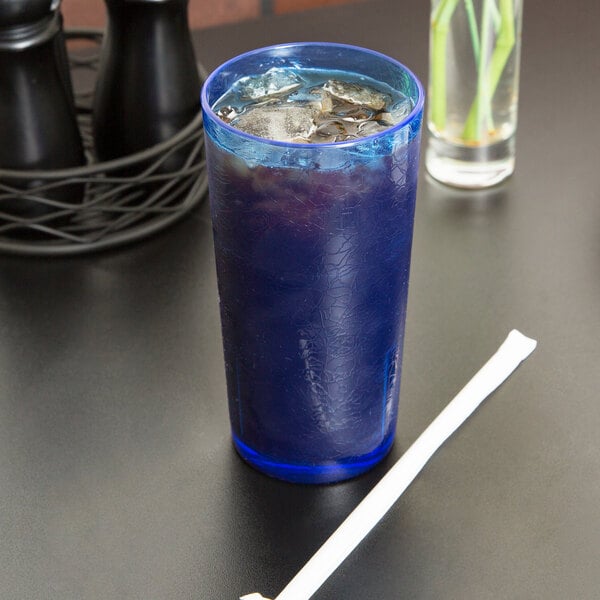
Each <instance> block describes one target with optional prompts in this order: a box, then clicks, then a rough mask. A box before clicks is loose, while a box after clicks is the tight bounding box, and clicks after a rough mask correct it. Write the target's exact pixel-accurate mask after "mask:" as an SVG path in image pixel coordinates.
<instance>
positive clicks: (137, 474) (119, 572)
mask: <svg viewBox="0 0 600 600" xmlns="http://www.w3.org/2000/svg"><path fill="white" fill-rule="evenodd" d="M525 4H526V6H525V21H524V32H523V33H524V35H523V60H522V77H521V94H520V124H519V131H518V139H517V152H518V155H517V170H516V173H515V175H514V177H513V178H512V179H511V180H510V181H508V182H507V183H506V185H504V186H502V187H499V188H497V189H494V190H490V191H487V192H482V193H476V194H468V193H463V192H458V191H452V190H450V189H447V188H443V187H441V186H438V185H436V184H435V183H433V182H431V181H429V180H428V179H427V177H426V176H425V174H424V173H423V176H422V178H421V182H420V189H419V195H418V196H419V197H418V208H417V218H416V228H415V239H414V251H413V257H414V258H413V266H412V280H411V289H410V299H409V314H408V323H407V336H406V342H405V360H404V372H403V382H402V392H401V408H400V417H399V429H398V437H397V443H396V445H395V447H394V449H393V451H392V454H391V455H390V457H389V459H387V460H386V461H385V462H384V464H382V465H381V466H380V467H378V468H377V469H375V471H373V472H372V473H369V474H368V475H366V476H364V477H362V478H359V479H357V480H355V481H351V482H347V483H343V484H339V485H333V486H328V487H309V486H294V485H290V484H286V483H282V482H278V481H275V480H271V479H268V478H266V477H264V476H262V475H260V474H259V473H257V472H255V471H253V470H252V469H250V468H248V467H247V466H245V465H244V464H243V463H242V462H241V461H240V460H239V459H238V458H237V456H236V455H235V453H234V451H233V449H232V447H231V445H230V441H229V431H228V420H227V409H226V401H225V380H224V374H223V362H222V356H221V342H220V329H219V319H218V308H217V296H216V282H215V272H214V265H213V254H212V245H211V244H212V240H211V230H210V224H209V219H208V211H207V206H206V204H205V205H203V206H202V207H200V208H199V209H198V210H196V211H195V212H193V213H192V214H191V215H189V216H188V217H187V218H186V219H184V220H183V221H181V222H180V223H178V224H177V225H175V226H173V227H171V228H170V229H169V230H167V231H165V232H163V233H161V234H159V235H156V236H154V237H153V238H151V239H149V240H147V241H144V242H141V243H138V244H135V245H132V246H129V247H126V248H122V249H120V250H116V251H111V252H105V253H99V254H95V255H89V256H82V257H77V258H70V259H64V258H63V259H32V258H27V259H25V258H15V257H7V256H3V257H0V597H1V598H3V599H4V598H6V599H52V600H54V599H60V600H71V599H73V600H75V599H77V600H92V599H99V600H109V599H110V600H112V599H114V600H125V599H143V600H150V599H168V600H183V599H186V600H192V599H193V600H203V599H208V600H236V599H237V597H238V596H239V595H240V594H242V593H248V592H251V591H260V592H262V593H264V594H266V595H272V596H274V595H276V593H277V592H278V591H280V589H281V588H282V587H283V586H284V584H285V583H286V582H287V581H288V580H289V579H290V578H291V577H292V575H294V574H295V572H296V571H297V570H298V569H299V568H300V567H301V566H302V564H303V563H304V562H305V561H306V560H307V559H308V558H309V557H310V556H311V555H312V553H313V552H314V551H315V550H316V549H317V547H318V546H319V545H320V544H321V543H322V542H323V541H324V540H325V539H326V537H327V536H328V535H329V534H330V533H331V532H332V531H333V530H334V529H335V528H336V527H337V525H338V524H339V523H340V522H341V521H342V520H343V518H344V517H345V516H346V515H347V514H348V513H349V512H350V510H351V509H352V508H353V507H354V506H355V505H356V504H357V502H358V501H359V500H360V499H361V498H362V497H363V496H364V495H365V494H366V493H367V491H368V490H369V489H370V488H371V487H372V486H373V485H374V484H375V482H376V481H377V480H378V479H379V478H380V477H381V475H382V474H383V473H384V472H385V471H386V470H387V469H388V468H389V467H390V466H391V465H392V464H393V462H394V461H395V460H396V459H397V458H398V457H399V456H400V455H401V454H402V452H403V451H404V450H405V449H406V448H407V447H408V446H409V445H410V444H411V443H412V441H413V440H414V439H415V438H416V437H417V436H418V435H419V433H420V432H421V431H422V430H423V429H424V428H425V427H426V425H427V424H428V423H429V422H430V421H431V420H432V419H433V418H434V417H435V416H436V415H437V414H438V413H439V411H440V410H441V409H442V408H443V407H444V406H445V404H446V403H447V402H448V401H449V400H450V399H451V398H452V397H453V395H454V394H455V393H456V392H457V391H458V390H459V389H460V388H461V387H462V386H463V385H464V384H465V383H466V381H467V380H468V379H469V378H470V377H471V375H472V374H473V373H474V372H475V371H476V370H477V369H478V368H479V367H480V366H481V365H482V364H483V363H484V362H485V361H486V360H487V358H488V357H489V356H490V355H491V354H492V353H493V352H494V350H495V349H496V348H497V346H498V345H499V344H500V342H501V341H502V340H503V339H504V337H505V336H506V334H507V333H508V331H509V330H510V329H512V328H518V329H520V330H521V331H523V332H524V333H526V334H528V335H530V336H532V337H535V338H536V339H538V340H539V346H538V349H537V350H536V351H535V353H534V354H533V355H532V357H531V358H530V359H529V360H528V361H527V362H526V363H525V364H524V365H523V366H522V367H521V368H520V369H519V370H518V371H517V372H516V373H515V374H514V375H513V376H512V377H511V378H510V379H509V380H508V381H507V382H506V383H505V384H504V385H503V386H502V387H501V388H500V389H499V390H498V391H497V392H496V393H495V394H494V395H493V396H492V397H491V398H490V399H489V400H488V401H487V403H486V404H484V405H483V407H482V408H481V409H479V410H478V411H477V412H476V414H475V415H474V416H473V417H472V418H471V419H470V421H469V422H468V423H466V424H465V426H464V427H463V428H462V429H461V430H460V431H459V432H458V433H457V434H456V435H455V436H454V437H453V438H452V439H451V440H449V442H448V443H446V444H445V446H444V447H443V448H442V449H441V451H440V452H439V453H438V454H437V455H436V456H435V457H434V458H433V460H432V461H431V462H430V463H429V465H428V466H427V467H426V469H425V470H424V471H423V472H422V473H421V475H420V476H419V477H418V478H417V480H416V481H415V482H414V484H413V485H412V486H411V487H410V488H409V489H408V490H407V492H406V493H405V494H404V496H403V497H402V498H401V499H400V500H399V502H398V503H397V504H396V505H395V506H394V507H393V509H392V510H391V512H390V513H389V514H388V515H387V516H386V517H385V519H384V520H383V521H382V523H380V525H379V526H378V527H377V529H376V530H375V531H374V532H372V533H371V534H370V535H369V537H368V538H367V540H365V542H363V544H362V545H361V546H360V547H359V548H358V549H357V550H356V551H355V552H354V553H353V554H352V556H351V557H350V558H349V559H348V560H347V561H346V562H345V563H344V564H343V565H342V567H341V568H340V569H339V570H338V571H337V572H336V574H335V575H334V576H333V577H332V578H331V579H330V580H329V581H328V582H327V583H326V584H325V586H324V587H323V588H322V590H321V591H319V592H318V594H317V595H316V596H315V598H317V599H318V600H341V599H343V600H359V599H360V600H364V599H368V600H371V599H376V598H377V599H385V600H391V599H411V600H412V599H437V598H440V599H441V598H443V599H457V600H464V599H468V600H470V599H476V600H482V599H487V598H490V599H496V598H515V599H531V598H540V599H544V600H550V599H565V598H569V599H571V598H574V599H575V598H576V599H588V598H589V599H594V598H598V597H599V594H600V592H599V590H600V569H599V568H598V567H599V563H600V437H599V435H598V430H599V427H600V402H599V394H598V392H599V382H600V376H599V367H598V364H599V362H600V349H599V343H600V164H599V154H600V152H599V151H600V144H599V143H598V140H599V139H600V136H599V134H600V126H599V124H598V118H597V117H596V116H595V113H596V111H597V109H598V106H600V77H599V75H600V73H599V70H600V69H599V67H600V44H599V37H598V35H597V23H598V21H599V16H600V11H599V8H598V5H597V3H596V2H595V0H587V1H584V0H578V1H574V2H557V1H554V2H547V1H546V2H542V1H541V0H527V2H526V3H525ZM427 13H428V5H427V2H425V1H423V2H417V1H413V2H407V1H405V0H403V1H395V0H388V1H385V0H382V1H377V0H376V1H373V2H370V3H366V4H356V5H348V6H345V7H339V8H330V9H326V10H321V11H317V12H313V13H304V14H302V15H299V14H294V15H289V16H285V17H272V18H267V19H265V20H262V21H256V22H248V23H244V24H240V25H235V26H228V27H222V28H218V29H213V30H208V31H203V32H201V33H200V34H198V36H197V49H198V58H199V59H200V60H201V61H203V62H204V64H205V65H206V66H207V67H208V68H213V67H215V66H216V65H217V64H219V63H220V62H222V61H223V60H225V59H227V58H229V57H231V56H233V55H235V54H237V53H239V52H241V51H244V50H248V49H250V48H253V47H257V46H262V45H267V44H270V43H275V42H281V41H295V40H326V41H344V42H350V43H354V44H359V45H364V46H369V47H372V48H374V49H377V50H380V51H383V52H385V53H387V54H390V55H392V56H394V57H397V58H399V59H401V60H402V61H403V62H405V63H406V64H408V65H409V66H411V67H412V68H413V69H414V70H415V71H416V73H417V74H418V75H419V76H421V77H422V78H423V80H426V78H427V31H428V14H427Z"/></svg>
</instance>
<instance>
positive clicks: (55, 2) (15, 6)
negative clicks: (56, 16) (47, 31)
mask: <svg viewBox="0 0 600 600" xmlns="http://www.w3.org/2000/svg"><path fill="white" fill-rule="evenodd" d="M59 5H60V0H2V1H1V2H0V28H7V27H18V26H22V25H30V24H32V23H36V22H38V21H41V20H43V19H44V18H47V17H49V16H50V15H51V14H52V13H53V12H55V11H56V10H57V9H58V7H59Z"/></svg>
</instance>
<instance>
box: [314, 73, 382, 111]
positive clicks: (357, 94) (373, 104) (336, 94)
mask: <svg viewBox="0 0 600 600" xmlns="http://www.w3.org/2000/svg"><path fill="white" fill-rule="evenodd" d="M323 89H324V90H325V91H326V92H328V93H329V94H330V95H331V96H333V98H335V99H337V100H342V101H343V102H349V103H350V104H358V105H360V106H363V107H365V108H371V109H373V110H382V109H384V108H385V105H386V103H387V101H388V99H389V97H388V96H387V94H383V93H381V92H378V91H377V90H375V89H373V88H372V87H369V86H368V85H359V84H358V83H351V82H348V81H338V80H337V79H330V80H329V81H328V82H327V83H325V84H324V85H323Z"/></svg>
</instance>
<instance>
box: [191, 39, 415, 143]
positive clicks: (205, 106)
mask: <svg viewBox="0 0 600 600" xmlns="http://www.w3.org/2000/svg"><path fill="white" fill-rule="evenodd" d="M311 46H312V47H328V48H339V49H341V50H352V51H358V52H361V53H364V54H369V55H371V56H374V57H377V58H379V59H383V60H385V61H387V62H389V63H391V64H392V65H394V66H395V67H397V68H399V69H400V70H402V71H404V72H405V73H406V74H407V75H408V77H409V78H410V79H411V80H412V81H413V82H414V83H415V85H416V88H417V99H416V101H415V103H414V106H413V108H412V110H411V111H410V113H409V114H408V115H407V116H406V117H404V119H402V120H401V121H400V122H398V123H396V124H395V125H392V126H390V127H387V128H386V129H384V130H383V131H380V132H377V133H373V134H370V135H368V136H364V137H360V138H355V139H352V140H345V141H341V142H317V143H312V142H311V143H309V144H306V143H300V142H288V141H281V140H271V139H269V138H264V137H260V136H257V135H254V134H252V133H247V132H245V131H242V130H241V129H237V128H236V127H233V126H232V125H230V124H229V123H226V122H225V121H223V120H222V119H221V118H220V117H219V116H218V115H217V114H216V113H215V111H214V110H213V109H212V106H211V105H210V103H209V101H208V89H209V88H210V86H211V84H212V82H213V81H214V80H215V79H216V77H217V76H218V75H219V74H220V73H221V72H223V71H224V70H227V69H228V68H229V67H230V66H231V65H234V64H235V63H237V62H239V61H240V60H243V59H245V58H249V57H252V56H255V55H258V54H263V53H267V52H272V51H274V50H281V49H288V48H298V47H302V48H307V47H311ZM200 102H201V107H202V110H203V112H204V114H205V115H206V116H207V117H209V118H210V119H211V120H212V121H214V122H215V123H217V124H218V126H219V127H222V128H223V129H225V130H227V131H229V132H231V133H232V134H234V135H237V136H240V137H242V138H246V139H248V140H251V141H252V142H253V143H262V144H268V145H272V146H279V147H285V148H305V149H306V148H342V147H352V146H355V145H357V144H362V143H364V142H365V141H372V140H375V139H377V138H383V137H385V136H389V135H392V134H394V133H395V132H397V131H401V130H402V129H405V128H406V127H407V126H408V125H410V124H411V123H412V122H413V121H415V120H416V119H417V118H419V116H420V115H421V113H422V111H423V105H424V102H425V90H424V87H423V85H422V83H421V81H420V80H419V78H418V77H417V76H416V75H415V74H414V73H413V72H412V71H411V70H410V69H409V68H408V67H407V66H406V65H404V64H403V63H401V62H400V61H398V60H396V59H395V58H392V57H391V56H388V55H387V54H383V53H382V52H378V51H376V50H371V49H370V48H364V47H362V46H356V45H353V44H341V43H337V42H288V43H283V44H273V45H271V46H264V47H262V48H256V49H254V50H250V51H248V52H244V53H242V54H238V55H236V56H234V57H233V58H230V59H229V60H227V61H226V62H224V63H222V64H221V65H220V66H218V67H216V68H215V69H214V70H213V71H212V72H211V73H210V75H209V76H208V77H207V79H206V81H205V82H204V85H203V86H202V90H201V92H200Z"/></svg>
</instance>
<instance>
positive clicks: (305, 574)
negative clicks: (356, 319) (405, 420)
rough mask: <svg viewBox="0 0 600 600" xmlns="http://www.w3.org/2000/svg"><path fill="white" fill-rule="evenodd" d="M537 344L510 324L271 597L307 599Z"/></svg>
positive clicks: (258, 599)
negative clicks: (470, 376) (489, 354)
mask: <svg viewBox="0 0 600 600" xmlns="http://www.w3.org/2000/svg"><path fill="white" fill-rule="evenodd" d="M536 345H537V342H536V341H535V340H532V339H530V338H528V337H525V336H524V335H523V334H522V333H520V332H518V331H517V330H516V329H513V330H512V331H511V332H510V333H509V334H508V337H507V338H506V340H505V341H504V343H503V344H502V345H501V346H500V348H499V349H498V351H497V352H496V354H494V355H493V356H492V358H490V360H488V362H487V363H485V365H483V367H482V368H481V369H480V370H479V371H478V372H477V373H476V374H475V376H474V377H473V379H471V381H469V383H467V385H466V386H465V387H464V388H463V389H462V390H461V391H460V392H459V393H458V394H457V395H456V396H455V397H454V399H453V400H452V401H451V402H450V403H449V404H448V405H447V406H446V408H444V410H443V411H442V412H441V413H440V414H439V415H438V416H437V417H436V418H435V419H434V420H433V422H432V423H431V424H430V425H429V427H427V429H426V430H425V431H424V432H423V433H422V434H421V435H420V436H419V437H418V438H417V440H416V441H415V442H414V444H413V445H412V446H411V447H410V448H409V449H408V450H407V451H406V452H405V453H404V454H403V455H402V456H401V457H400V459H399V460H398V462H397V463H396V464H395V465H394V466H393V467H392V468H391V469H390V470H389V471H388V472H387V473H386V475H384V477H383V478H382V479H381V481H380V482H379V483H378V484H377V485H376V486H375V487H374V488H373V489H372V490H371V491H370V492H369V494H367V496H365V498H364V499H363V500H362V502H361V503H360V504H359V505H358V506H357V507H356V508H355V509H354V510H353V511H352V512H351V513H350V515H349V516H348V517H347V518H346V520H345V521H344V522H343V523H342V524H341V525H340V526H339V527H338V528H337V529H336V531H334V532H333V534H332V535H331V536H330V537H329V539H328V540H327V541H326V542H325V543H324V544H323V545H322V546H321V548H320V549H319V550H318V551H317V552H316V554H315V555H314V556H313V557H312V558H311V559H310V560H309V561H308V562H307V563H306V565H304V567H303V568H302V569H301V570H300V571H299V572H298V574H297V575H296V576H295V577H294V578H293V579H292V580H291V581H290V582H289V583H288V585H287V586H286V587H285V589H284V590H283V591H282V592H281V593H280V594H279V595H278V596H277V597H276V598H275V600H309V598H311V597H312V596H313V594H314V593H315V592H316V591H317V590H318V589H319V588H320V587H321V585H323V583H324V582H325V581H326V580H327V579H328V577H329V576H330V575H331V574H332V573H333V572H334V571H335V569H337V567H339V565H340V564H341V563H342V562H343V561H344V559H345V558H346V557H347V556H348V555H349V554H350V553H351V552H352V550H354V548H356V546H358V544H359V543H360V542H361V541H362V540H363V538H364V537H365V536H366V535H367V534H368V533H369V531H371V529H373V527H374V526H375V525H376V524H377V523H378V522H379V521H380V520H381V519H382V517H383V516H384V515H385V514H386V513H387V511H388V510H389V509H390V508H391V507H392V505H393V504H394V503H395V502H396V500H397V499H398V498H399V497H400V496H401V495H402V493H403V492H404V490H406V488H407V487H408V486H409V485H410V484H411V483H412V481H413V480H414V478H415V477H416V476H417V475H418V474H419V472H420V471H421V469H422V468H423V467H424V466H425V464H426V463H427V461H428V460H429V459H430V458H431V457H432V456H433V454H434V453H435V452H436V450H437V449H438V448H439V447H440V446H441V445H442V444H443V443H444V442H445V441H446V440H447V439H448V438H449V437H450V436H451V435H452V434H453V433H454V432H455V431H456V430H457V429H458V428H459V427H460V426H461V425H462V424H463V423H464V421H466V419H467V418H468V417H469V416H470V415H471V413H472V412H473V411H474V410H475V409H476V408H477V407H478V406H479V405H480V404H481V403H482V402H483V400H485V398H486V397H487V396H489V395H490V394H491V393H492V392H493V391H494V390H495V389H496V388H497V387H498V386H499V385H500V384H501V383H502V382H503V381H504V380H505V379H507V378H508V377H509V375H510V374H511V373H512V372H513V371H514V370H515V369H516V368H517V367H518V366H519V364H520V363H521V362H522V361H523V360H525V359H526V358H527V357H528V356H529V355H530V354H531V353H532V352H533V350H534V349H535V347H536ZM240 600H268V599H267V598H264V597H263V596H261V595H260V594H249V595H246V596H242V597H241V598H240Z"/></svg>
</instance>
